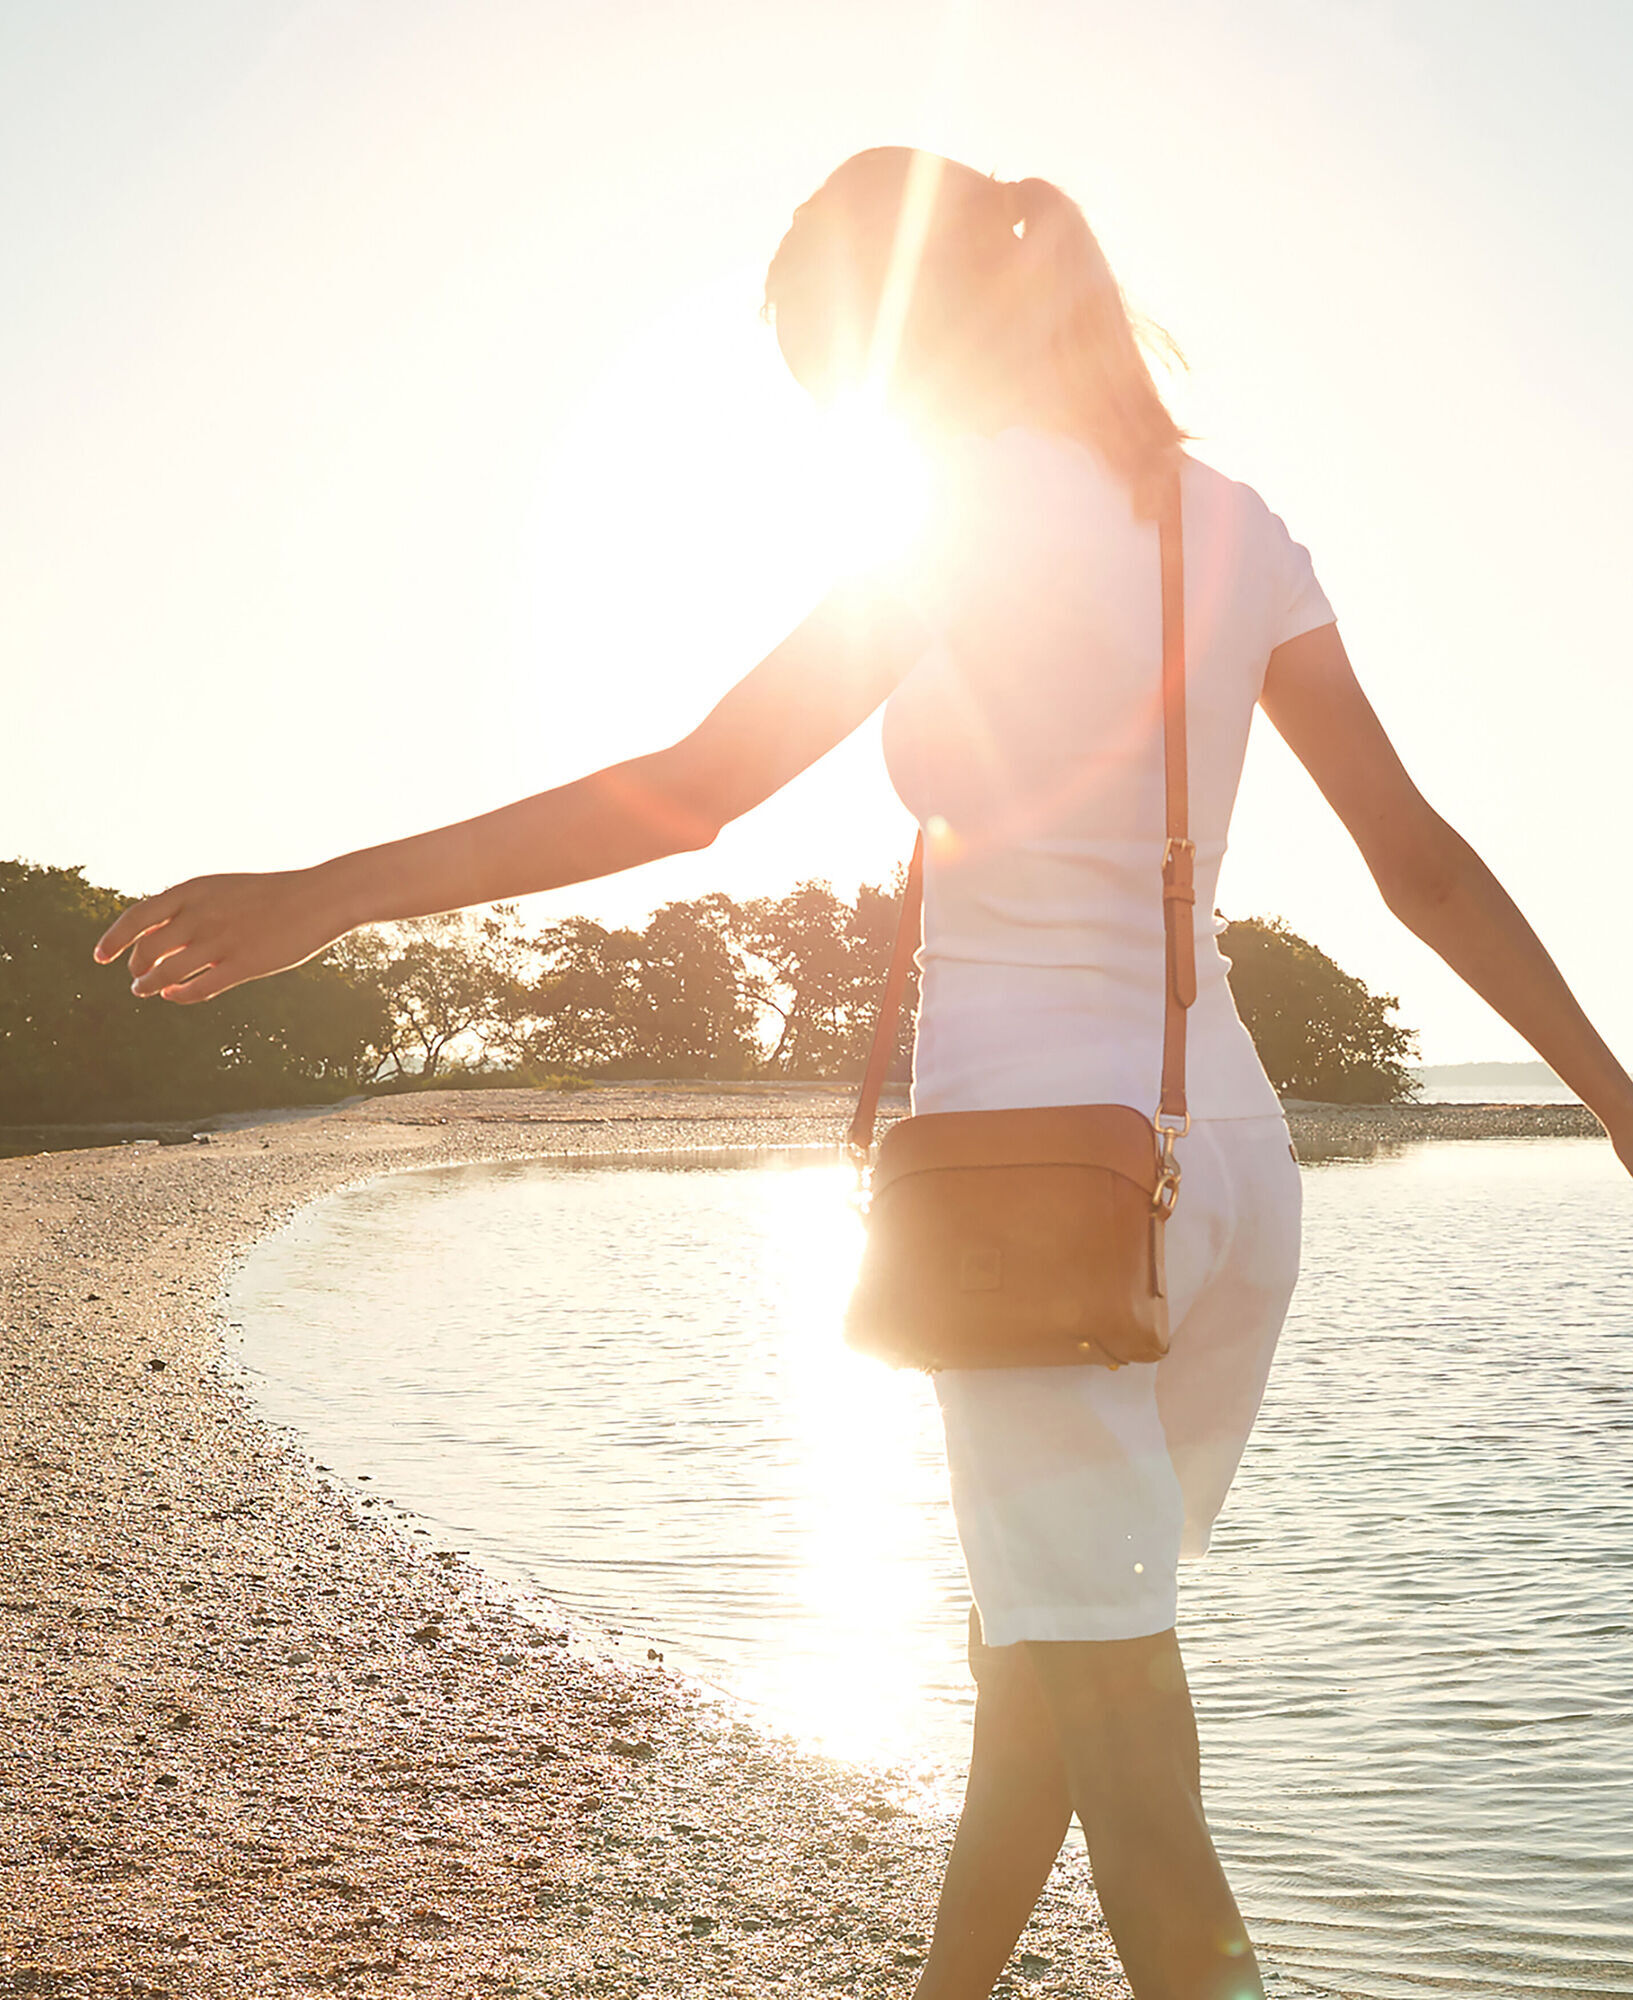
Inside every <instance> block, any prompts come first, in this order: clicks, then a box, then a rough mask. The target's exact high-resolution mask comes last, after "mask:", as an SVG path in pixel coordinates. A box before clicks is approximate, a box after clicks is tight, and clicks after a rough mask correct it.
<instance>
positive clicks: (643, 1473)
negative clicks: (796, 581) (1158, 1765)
mask: <svg viewBox="0 0 1633 2000" xmlns="http://www.w3.org/2000/svg"><path fill="white" fill-rule="evenodd" d="M743 1157H744V1156H741V1155H738V1156H735V1157H734V1156H730V1155H714V1156H693V1157H692V1158H691V1159H690V1160H689V1161H688V1162H686V1163H685V1165H684V1168H683V1169H682V1170H677V1166H679V1164H680V1163H678V1162H674V1161H671V1162H668V1163H667V1164H662V1165H655V1164H654V1163H653V1162H652V1161H651V1160H648V1161H645V1162H635V1163H631V1164H624V1165H618V1164H613V1163H609V1162H598V1163H587V1164H584V1165H579V1166H571V1165H562V1164H559V1163H558V1164H552V1165H548V1166H546V1165H532V1164H529V1165H511V1166H505V1167H493V1168H473V1169H459V1170H451V1171H435V1172H420V1173H413V1174H405V1175H400V1176H397V1177H394V1178H392V1179H388V1180H384V1181H379V1182H376V1183H374V1184H373V1185H372V1186H369V1187H366V1188H362V1189H359V1190H356V1191H353V1192H351V1193H347V1194H344V1195H340V1196H337V1197H335V1198H333V1199H331V1200H329V1201H326V1202H323V1203H321V1204H319V1205H318V1206H317V1207H315V1208H313V1209H310V1210H308V1211H307V1212H306V1213H305V1214H304V1215H303V1216H301V1217H300V1218H299V1219H298V1220H297V1222H296V1223H295V1224H294V1225H293V1226H292V1227H291V1228H290V1229H288V1230H286V1231H285V1232H283V1233H282V1234H281V1235H279V1236H277V1237H275V1238H273V1239H271V1240H270V1241H269V1242H267V1243H266V1244H264V1245H262V1246H261V1247H260V1248H259V1249H258V1250H257V1252H256V1253H255V1254H254V1256H253V1257H252V1258H251V1260H250V1262H249V1263H248V1264H247V1266H246V1267H245V1269H244V1270H243V1272H242V1273H241V1274H240V1276H239V1278H238V1280H237V1282H236V1285H235V1288H234V1309H235V1317H236V1318H237V1319H238V1320H239V1321H241V1322H242V1324H243V1327H244V1336H243V1341H244V1345H243V1358H244V1361H245V1363H246V1365H247V1366H248V1368H249V1369H250V1370H251V1372H252V1375H253V1376H254V1378H255V1380H256V1384H257V1388H258V1391H259V1393H260V1394H261V1397H262V1400H263V1404H264V1406H265V1407H266V1408H267V1409H268V1412H269V1414H271V1415H273V1416H274V1417H276V1418H278V1419H279V1420H281V1421H284V1422H288V1423H292V1424H294V1425H296V1426H297V1427H298V1428H299V1429H300V1430H301V1431H302V1432H303V1433H304V1434H305V1436H306V1437H307V1438H308V1440H309V1441H310V1443H311V1445H312V1448H313V1449H314V1451H315V1453H316V1455H317V1456H318V1457H319V1458H320V1459H321V1460H323V1461H324V1462H325V1463H327V1464H330V1465H332V1466H334V1467H335V1469H336V1470H337V1471H339V1472H341V1473H343V1474H347V1475H351V1476H358V1475H361V1474H363V1473H368V1474H371V1475H372V1477H373V1485H372V1486H371V1488H370V1489H369V1490H371V1491H373V1492H375V1493H377V1494H381V1495H383V1496H391V1497H392V1498H394V1499H395V1500H396V1501H398V1502H399V1503H400V1504H402V1505H404V1506H406V1507H409V1508H411V1509H412V1510H413V1511H414V1512H415V1513H416V1514H417V1515H418V1516H419V1517H420V1518H421V1521H422V1524H423V1525H426V1526H428V1527H430V1528H431V1529H432V1530H433V1532H434V1534H435V1537H436V1539H437V1541H438V1542H439V1543H449V1544H453V1545H456V1546H458V1547H461V1548H469V1549H471V1550H473V1551H474V1552H475V1554H476V1555H477V1556H478V1557H479V1558H480V1559H482V1560H483V1561H485V1562H486V1563H488V1564H489V1565H490V1566H492V1567H493V1568H494V1569H496V1570H498V1571H500V1572H502V1573H503V1574H504V1575H506V1576H507V1577H509V1578H511V1579H513V1580H516V1581H519V1582H522V1583H525V1584H527V1585H530V1586H532V1587H535V1588H538V1589H540V1590H542V1591H544V1592H545V1593H547V1594H548V1595H550V1596H552V1597H553V1598H555V1599H556V1600H557V1601H558V1602H560V1603H562V1604H564V1605H566V1606H567V1607H568V1608H569V1609H570V1610H572V1611H574V1612H576V1613H578V1614H579V1615H580V1616H581V1617H582V1618H585V1619H588V1620H591V1621H594V1622H596V1623H598V1624H600V1625H602V1626H604V1627H611V1628H617V1629H619V1630H621V1631H622V1632H624V1633H626V1634H627V1635H629V1639H630V1640H636V1641H638V1653H639V1656H640V1657H641V1658H643V1659H644V1657H645V1647H646V1644H647V1643H649V1642H650V1643H652V1644H655V1645H657V1646H660V1647H662V1648H663V1649H664V1651H665V1653H666V1655H667V1660H668V1663H669V1664H670V1665H671V1666H674V1665H680V1666H683V1667H685V1668H688V1669H690V1670H692V1671H694V1672H698V1673H701V1674H703V1675H705V1676H706V1677H707V1678H709V1679H711V1680H713V1681H716V1682H718V1683H721V1684H723V1685H727V1686H730V1687H732V1688H733V1689H735V1690H737V1691H738V1692H739V1693H741V1694H743V1695H745V1696H746V1697H748V1698H749V1699H751V1700H753V1701H755V1702H756V1703H758V1704H760V1705H761V1706H762V1707H763V1708H764V1709H765V1710H766V1711H767V1712H768V1714H769V1716H770V1717H771V1718H772V1719H773V1720H774V1721H776V1722H777V1723H778V1724H779V1725H781V1726H785V1727H791V1728H794V1729H796V1730H798V1731H799V1732H800V1733H802V1734H804V1735H807V1736H809V1737H812V1738H814V1739H817V1740H819V1741H822V1742H824V1743H826V1744H827V1745H828V1746H829V1747H831V1748H833V1749H835V1750H838V1751H840V1752H842V1753H844V1754H848V1755H855V1756H862V1757H870V1758H878V1759H882V1760H885V1761H888V1762H890V1763H893V1764H897V1765H901V1764H903V1763H906V1764H908V1765H910V1766H912V1767H913V1768H914V1769H915V1770H916V1771H917V1772H918V1773H919V1774H920V1775H921V1776H922V1777H923V1778H924V1780H925V1782H926V1783H928V1784H929V1785H931V1786H932V1787H934V1788H936V1789H937V1791H939V1792H941V1793H942V1794H943V1795H945V1796H955V1791H954V1786H955V1779H956V1773H957V1769H958V1760H959V1758H960V1757H961V1756H962V1755H963V1753H964V1751H965V1749H966V1747H967V1737H968V1706H967V1696H966V1688H965V1683H964V1674H963V1665H962V1642H963V1619H964V1608H965V1604H966V1595H965V1590H964V1584H963V1576H962V1570H961V1566H960V1562H959V1557H958V1551H957V1546H956V1544H955V1542H954V1541H953V1539H952V1535H951V1530H950V1524H949V1521H948V1518H947V1511H946V1506H945V1500H944V1493H943V1478H944V1474H943V1469H942V1464H941V1456H940V1440H939V1435H938V1427H937V1421H936V1416H935V1409H934V1401H933V1398H932V1396H931V1395H930V1393H929V1391H928V1388H927V1386H926V1385H925V1384H924V1383H923V1382H922V1381H921V1380H919V1379H917V1378H901V1377H897V1376H893V1375H890V1374H887V1373H886V1372H884V1371H882V1370H880V1369H877V1368H876V1367H875V1366H873V1365H872V1364H870V1363H867V1362H863V1361H860V1360H857V1359H855V1358H854V1357H852V1356H849V1355H847V1354H846V1353H845V1352H844V1350H843V1349H842V1347H841V1346H840V1343H839V1338H838V1332H837V1320H838V1310H839V1305H840V1302H841V1300H842V1298H843V1296H844V1293H845V1289H846V1285H847V1280H848V1274H849V1270H850V1267H851V1264H852V1262H853V1260H854V1257H855V1254H856V1249H857V1241H858V1225H857V1224H856V1221H855V1218H854V1216H853V1215H852V1214H851V1212H850V1211H849V1209H848V1207H847V1205H846V1199H845V1196H846V1185H847V1183H846V1177H845V1175H844V1174H843V1172H842V1170H840V1169H839V1168H837V1167H835V1166H833V1165H832V1164H831V1163H830V1162H829V1160H828V1158H827V1156H822V1155H803V1156H801V1155H793V1156H783V1157H782V1158H781V1159H777V1160H774V1159H771V1158H768V1156H764V1155H758V1156H753V1157H754V1160H755V1164H753V1165H752V1166H744V1165H743V1164H741V1162H742V1159H743ZM1305 1198H1306V1220H1307V1250H1306V1259H1305V1275H1304V1278H1303V1281H1302V1283H1301V1286H1300V1291H1299V1295H1298V1298H1297V1300H1296V1301H1295V1306H1294V1311H1293V1314H1292V1317H1291V1319H1290V1321H1289V1324H1288V1330H1287V1334H1286V1337H1285V1341H1284V1346H1283V1351H1282V1355H1281V1358H1280V1359H1279V1361H1278V1364H1277V1371H1276V1374H1275V1376H1274V1378H1273V1380H1272V1384H1271V1389H1270V1394H1269V1398H1268V1400H1267V1403H1266V1406H1265V1411H1264V1414H1263V1416H1262V1418H1261V1420H1260V1425H1259V1429H1258V1431H1257V1432H1256V1434H1255V1438H1254V1441H1253V1443H1252V1444H1251V1445H1250V1447H1249V1451H1248V1456H1247V1459H1246V1461H1245V1464H1244V1468H1243V1472H1242V1475H1241V1477H1240V1479H1239V1482H1238V1485H1237V1488H1236V1491H1235V1493H1234V1495H1233V1497H1232V1500H1231V1503H1230V1506H1229V1508H1228V1509H1227V1512H1226V1515H1225V1517H1224V1519H1223V1521H1222V1522H1221V1524H1220V1527H1219V1530H1218V1532H1217V1534H1216V1537H1215V1543H1214V1551H1213V1554H1212V1555H1211V1556H1210V1557H1209V1558H1208V1560H1207V1562H1206V1563H1205V1564H1202V1565H1198V1566H1195V1567H1191V1568H1188V1569H1187V1572H1186V1583H1185V1591H1184V1603H1183V1611H1182V1631H1183V1635H1184V1637H1185V1640H1186V1646H1187V1653H1188V1657H1189V1659H1190V1661H1191V1665H1192V1679H1193V1684H1194V1687H1195V1691H1196V1696H1197V1702H1198V1707H1199V1709H1200V1711H1201V1714H1202V1726H1203V1733H1204V1743H1205V1745H1206V1746H1207V1751H1208V1754H1209V1757H1210V1762H1209V1773H1208V1775H1209V1782H1210V1787H1211V1805H1210V1813H1211V1817H1212V1819H1213V1821H1214V1824H1215V1828H1216V1831H1217V1833H1218V1836H1219V1841H1220V1845H1221V1848H1222V1849H1223V1851H1224V1852H1225V1855H1226V1858H1227V1863H1228V1865H1229V1867H1230V1869H1231V1872H1232V1875H1233V1878H1234V1879H1235V1881H1236V1884H1237V1887H1238V1891H1239V1894H1240V1896H1241V1899H1242V1902H1243V1905H1244V1908H1245V1909H1246V1911H1247V1912H1248V1915H1249V1919H1250V1923H1251V1924H1252V1927H1253V1929H1254V1931H1255V1934H1256V1936H1257V1937H1258V1939H1259V1940H1260V1941H1261V1943H1262V1945H1263V1947H1264V1952H1265V1957H1266V1960H1267V1963H1268V1964H1269V1965H1271V1966H1273V1967H1275V1968H1277V1970H1278V1975H1279V1979H1278V1985H1277V1987H1276V1990H1279V1991H1282V1992H1286V1993H1293V1992H1322V1993H1337V1994H1342V1995H1346V1996H1357V2000H1418V1997H1419V1996H1424V1995H1453V1994H1480V1995H1488V1996H1493V1995H1500V1996H1504V2000H1520V1996H1530V1995H1541V1994H1556V1993H1557V1994H1567V1993H1568V1994H1575V1995H1595V1996H1608V1995H1613V1994H1614V1995H1633V1607H1630V1603H1629V1585H1630V1582H1633V1337H1630V1336H1633V1256H1630V1254H1629V1241H1630V1236H1633V1230H1630V1224H1633V1186H1630V1184H1629V1183H1628V1182H1627V1180H1626V1178H1625V1176H1620V1175H1619V1170H1618V1169H1617V1168H1616V1166H1615V1162H1614V1160H1613V1158H1612V1156H1611V1154H1610V1152H1609V1149H1608V1147H1605V1146H1603V1145H1600V1144H1597V1143H1594V1142H1591V1141H1582V1140H1561V1141H1549V1140H1519V1141H1488V1142H1472V1141H1464V1142H1459V1143H1455V1144H1440V1145H1424V1146H1418V1147H1414V1148H1410V1149H1408V1150H1406V1151H1403V1152H1401V1153H1398V1154H1394V1155H1389V1156H1383V1157H1378V1158H1375V1159H1372V1160H1369V1161H1366V1162H1354V1161H1348V1162H1346V1161H1334V1162H1329V1163H1325V1164H1321V1165H1317V1166H1312V1167H1309V1168H1307V1169H1306V1173H1305Z"/></svg>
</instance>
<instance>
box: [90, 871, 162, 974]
mask: <svg viewBox="0 0 1633 2000" xmlns="http://www.w3.org/2000/svg"><path fill="white" fill-rule="evenodd" d="M178 907H179V906H178V902H177V892H176V891H175V890H174V889H167V890H166V891H165V893H164V894H163V895H162V896H147V897H144V898H143V900H142V901H141V902H139V903H132V904H131V906H130V908H129V909H128V910H121V911H120V913H119V915H118V916H117V917H115V918H114V920H113V922H112V923H111V924H109V926H108V928H107V929H106V930H105V931H104V932H103V933H102V935H101V937H99V938H98V939H97V941H96V947H95V949H94V950H93V952H92V953H91V956H92V957H93V958H94V959H95V960H96V962H97V964H98V965H107V964H109V963H110V962H111V961H112V960H113V959H116V958H117V957H118V956H119V954H120V953H121V952H122V951H126V950H128V949H129V948H130V946H131V945H133V944H134V943H135V942H136V940H137V939H138V938H139V937H142V936H143V935H144V934H145V933H146V932H148V931H150V930H152V929H153V928H154V926H155V925H157V924H162V923H167V922H168V921H169V920H170V918H171V917H173V916H174V915H175V914H176V911H177V908H178Z"/></svg>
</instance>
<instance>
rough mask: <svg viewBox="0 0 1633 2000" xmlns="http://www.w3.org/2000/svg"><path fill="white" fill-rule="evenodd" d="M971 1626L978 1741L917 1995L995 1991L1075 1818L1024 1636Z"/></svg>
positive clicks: (949, 1998) (932, 1999)
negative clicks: (994, 1640)
mask: <svg viewBox="0 0 1633 2000" xmlns="http://www.w3.org/2000/svg"><path fill="white" fill-rule="evenodd" d="M978 1633H979V1627H978V1626H975V1627H974V1629H972V1633H971V1643H970V1664H971V1666H972V1668H973V1669H974V1671H975V1676H976V1698H975V1743H974V1748H973V1750H972V1752H971V1756H970V1776H969V1783H968V1785H967V1786H966V1787H965V1791H964V1809H963V1811H962V1813H961V1814H960V1816H959V1821H958V1833H957V1836H956V1838H955V1839H954V1841H953V1851H952V1854H951V1855H950V1856H949V1858H948V1862H947V1873H946V1877H945V1879H944V1880H943V1882H942V1885H941V1901H940V1903H939V1904H938V1906H937V1909H936V1928H935V1936H934V1938H933V1940H932V1942H931V1946H930V1956H929V1959H928V1960H927V1962H926V1964H925V1967H924V1971H923V1973H922V1974H921V1975H920V1978H919V1983H918V1985H917V1987H916V1988H915V1989H914V2000H986V1996H987V1995H988V1994H989V1993H990V1992H991V1991H992V1982H993V1981H994V1980H995V1979H996V1978H997V1977H998V1975H999V1973H1000V1972H1002V1971H1003V1969H1004V1967H1005V1965H1006V1964H1007V1963H1008V1962H1009V1954H1010V1953H1011V1952H1012V1951H1013V1950H1014V1949H1015V1940H1016V1939H1017V1938H1018V1937H1019V1936H1020V1934H1021V1932H1022V1930H1023V1929H1024V1928H1025V1926H1026V1920H1027V1918H1028V1917H1029V1916H1030V1915H1031V1914H1032V1906H1033V1904H1034V1903H1036V1901H1037V1900H1038V1896H1039V1894H1040V1892H1041V1891H1042V1889H1043V1885H1044V1883H1045V1882H1047V1881H1048V1879H1049V1871H1050V1869H1051V1868H1052V1867H1053V1866H1054V1863H1055V1859H1056V1857H1057V1856H1058V1854H1059V1853H1060V1850H1061V1846H1062V1844H1063V1843H1064V1841H1065V1839H1066V1835H1067V1832H1068V1831H1069V1829H1070V1827H1071V1823H1072V1804H1071V1799H1070V1797H1069V1796H1068V1794H1067V1790H1066V1766H1065V1762H1064V1760H1063V1758H1062V1757H1061V1753H1060V1738H1059V1736H1058V1735H1057V1734H1056V1731H1055V1723H1054V1717H1053V1715H1052V1713H1051V1711H1050V1707H1049V1704H1048V1702H1047V1701H1046V1700H1045V1698H1044V1693H1043V1689H1042V1686H1041V1685H1040V1683H1039V1681H1038V1677H1037V1674H1036V1671H1035V1670H1034V1668H1033V1664H1032V1662H1031V1660H1030V1659H1029V1658H1028V1657H1027V1649H1026V1647H1024V1646H1001V1647H991V1648H986V1647H983V1646H982V1645H981V1644H980V1640H979V1637H978Z"/></svg>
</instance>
